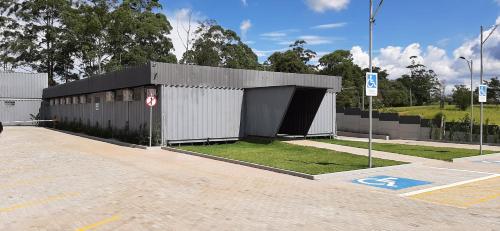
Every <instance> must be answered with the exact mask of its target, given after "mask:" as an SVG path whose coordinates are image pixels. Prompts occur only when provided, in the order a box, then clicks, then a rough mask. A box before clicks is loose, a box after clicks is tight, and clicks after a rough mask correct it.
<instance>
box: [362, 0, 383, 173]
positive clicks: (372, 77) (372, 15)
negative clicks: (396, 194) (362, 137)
mask: <svg viewBox="0 0 500 231" xmlns="http://www.w3.org/2000/svg"><path fill="white" fill-rule="evenodd" d="M382 3H384V0H380V3H379V4H378V6H377V8H376V9H375V12H373V0H370V18H369V20H370V21H369V22H370V26H369V37H370V39H369V40H370V42H369V52H368V53H369V62H368V64H369V68H370V73H367V76H366V84H365V85H366V86H365V89H366V93H367V94H366V95H367V96H369V97H370V111H369V121H370V123H369V124H370V125H369V126H370V129H369V130H370V131H369V135H368V167H369V168H371V167H372V166H373V162H372V132H373V131H372V130H373V124H372V111H373V95H375V96H376V95H377V94H376V93H377V88H378V81H377V76H376V75H373V73H372V72H373V66H372V47H373V24H375V16H377V13H378V11H379V10H380V7H381V6H382ZM368 74H369V75H368ZM369 80H370V82H369ZM373 80H375V81H376V82H373ZM374 84H375V85H374ZM373 86H375V92H373V88H372V87H373ZM370 88H371V90H372V92H369V90H370ZM368 93H371V94H368ZM373 93H375V94H373Z"/></svg>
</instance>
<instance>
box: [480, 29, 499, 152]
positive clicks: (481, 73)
mask: <svg viewBox="0 0 500 231" xmlns="http://www.w3.org/2000/svg"><path fill="white" fill-rule="evenodd" d="M497 27H498V24H497V25H495V26H494V27H493V29H492V30H491V31H490V34H488V36H487V37H486V38H485V39H483V26H481V28H480V31H481V36H480V38H481V41H480V43H479V45H480V56H481V58H480V60H481V65H480V66H481V71H480V83H479V84H483V45H484V43H485V42H486V40H488V38H490V36H491V34H493V32H494V31H495V30H496V29H497ZM480 110H481V111H480V117H481V118H480V120H481V125H480V128H479V154H480V155H482V154H483V102H481V109H480Z"/></svg>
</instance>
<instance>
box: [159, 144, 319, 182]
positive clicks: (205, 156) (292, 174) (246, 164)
mask: <svg viewBox="0 0 500 231" xmlns="http://www.w3.org/2000/svg"><path fill="white" fill-rule="evenodd" d="M162 149H163V150H167V151H172V152H177V153H182V154H187V155H192V156H198V157H204V158H208V159H212V160H219V161H224V162H228V163H232V164H239V165H243V166H247V167H252V168H258V169H262V170H267V171H272V172H277V173H281V174H287V175H291V176H296V177H301V178H305V179H308V180H316V179H317V178H316V176H317V175H309V174H305V173H300V172H294V171H291V170H285V169H281V168H274V167H269V166H265V165H260V164H254V163H250V162H246V161H241V160H234V159H228V158H224V157H218V156H212V155H208V154H203V153H198V152H191V151H186V150H182V149H177V148H171V147H162Z"/></svg>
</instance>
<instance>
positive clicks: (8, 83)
mask: <svg viewBox="0 0 500 231" xmlns="http://www.w3.org/2000/svg"><path fill="white" fill-rule="evenodd" d="M47 86H48V82H47V74H43V73H41V74H28V73H8V72H0V98H13V99H41V98H42V91H43V89H44V88H46V87H47Z"/></svg>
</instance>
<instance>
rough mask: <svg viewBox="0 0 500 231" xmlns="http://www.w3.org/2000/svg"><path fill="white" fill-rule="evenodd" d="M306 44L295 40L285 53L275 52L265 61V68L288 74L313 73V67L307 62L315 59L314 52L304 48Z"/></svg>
mask: <svg viewBox="0 0 500 231" xmlns="http://www.w3.org/2000/svg"><path fill="white" fill-rule="evenodd" d="M305 45H306V42H305V41H304V40H297V41H295V42H294V43H292V44H291V45H290V46H289V48H290V49H289V50H287V51H285V52H275V53H273V54H272V55H271V56H269V58H268V59H267V61H266V63H265V64H266V66H267V67H268V69H269V70H271V71H276V72H289V73H314V72H315V66H313V65H309V64H308V62H309V61H310V60H311V59H312V58H314V57H316V52H314V51H312V50H310V49H306V48H304V46H305Z"/></svg>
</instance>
